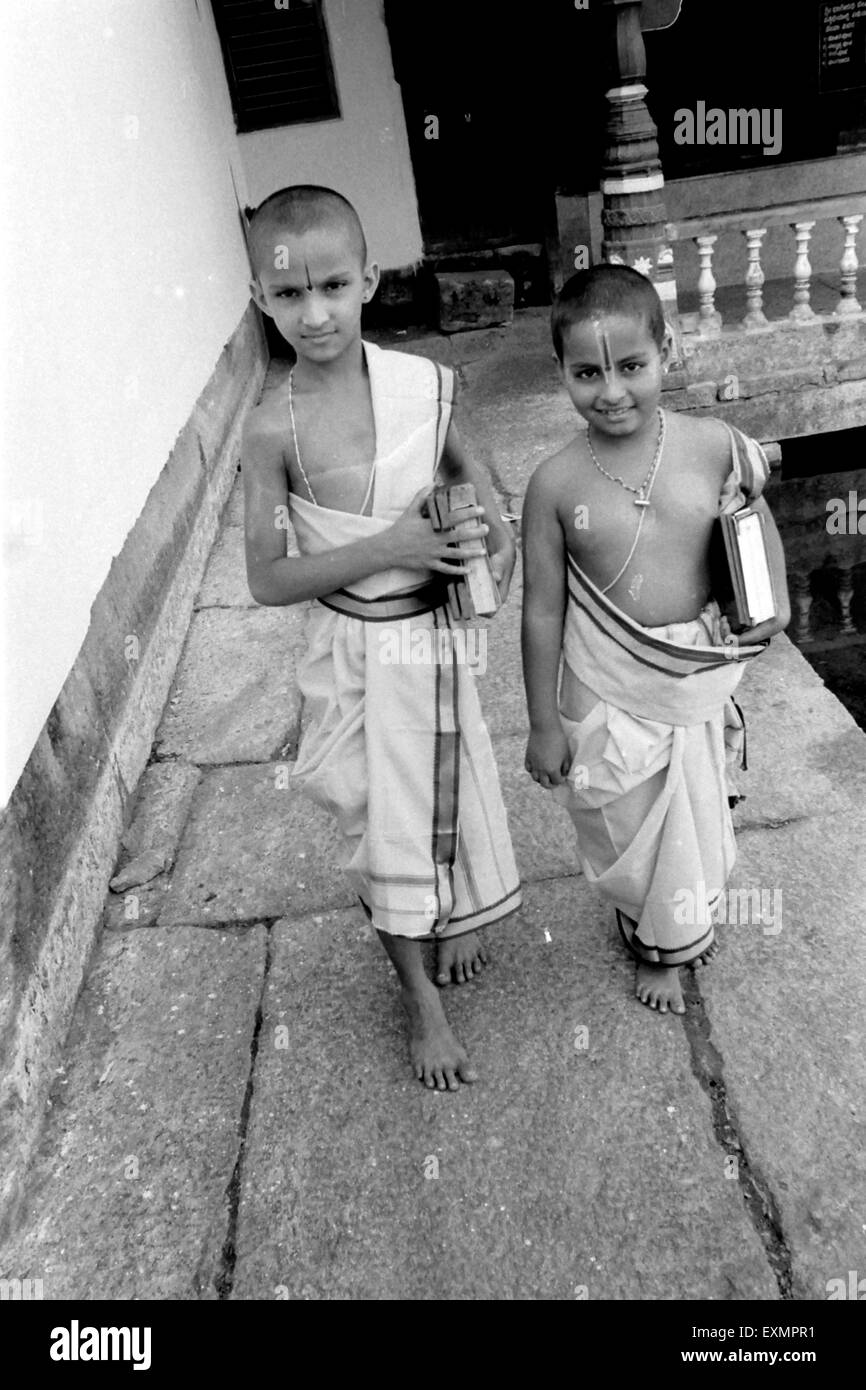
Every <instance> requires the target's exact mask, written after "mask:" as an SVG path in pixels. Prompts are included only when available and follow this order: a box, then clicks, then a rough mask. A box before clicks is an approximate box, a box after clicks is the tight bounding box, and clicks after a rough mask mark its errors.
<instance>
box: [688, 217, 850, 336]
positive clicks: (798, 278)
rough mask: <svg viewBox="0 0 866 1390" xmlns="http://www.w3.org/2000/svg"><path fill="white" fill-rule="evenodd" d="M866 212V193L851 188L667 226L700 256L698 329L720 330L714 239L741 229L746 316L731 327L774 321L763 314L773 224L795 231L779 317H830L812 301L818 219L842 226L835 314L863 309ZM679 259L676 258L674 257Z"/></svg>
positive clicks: (797, 320)
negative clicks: (784, 308)
mask: <svg viewBox="0 0 866 1390" xmlns="http://www.w3.org/2000/svg"><path fill="white" fill-rule="evenodd" d="M864 215H866V195H864V194H855V193H848V194H845V195H844V196H842V197H833V198H815V199H812V200H811V201H809V202H802V203H785V204H780V205H778V206H776V207H770V208H758V209H754V210H752V211H750V212H721V213H714V214H712V215H710V216H708V217H689V218H685V219H683V220H681V221H679V222H671V223H668V225H667V228H666V230H667V236H668V239H669V241H670V242H671V243H676V242H682V241H686V240H692V241H694V242H695V244H696V246H697V250H698V257H699V260H700V271H699V274H698V282H697V289H698V295H699V300H700V304H699V309H698V315H697V324H696V328H697V332H698V333H699V334H700V335H701V336H703V337H713V336H715V335H716V334H719V333H721V332H722V328H723V324H722V315H721V314H720V313H719V311H718V309H717V308H716V302H715V299H716V279H715V276H714V274H713V257H714V254H715V248H716V242H717V241H718V239H719V237H720V236H721V235H723V234H725V233H731V232H739V233H740V234H741V235H742V237H743V238H744V243H745V244H744V261H745V265H744V271H743V282H744V284H745V287H746V305H747V307H746V315H745V318H744V319H743V320H742V322H741V323H739V324H732V325H729V327H732V328H738V329H746V330H747V331H752V332H758V331H760V330H762V329H766V328H772V326H773V322H771V321H770V320H768V319H767V317H766V315H765V313H764V306H763V300H764V281H765V278H766V277H765V275H764V271H763V268H762V266H761V248H762V244H763V240H764V237H765V236H766V235H767V231H768V230H769V228H770V227H775V226H783V225H786V224H787V225H788V226H789V227H790V228H791V232H792V248H791V268H792V278H793V282H794V289H793V303H792V305H791V309H790V312H789V313H788V314H787V316H786V317H785V318H783V319H782V320H775V322H780V321H781V322H783V323H791V324H806V323H810V322H812V321H814V320H817V319H820V318H822V317H826V315H819V314H816V312H815V310H814V309H813V308H812V305H811V303H810V299H811V281H812V266H811V263H810V261H809V244H810V242H811V239H812V232H813V230H814V227H815V224H816V223H817V222H819V221H822V222H823V221H830V220H835V221H837V222H838V223H839V225H840V233H839V239H840V243H841V251H840V260H839V275H840V287H839V301H838V303H837V305H836V307H835V309H834V311H833V314H834V316H841V317H848V316H849V315H852V314H861V313H863V312H864V310H863V307H862V306H861V304H860V303H859V301H858V299H857V271H858V268H859V262H858V259H857V234H858V232H859V230H860V226H861V223H862V222H863V218H864ZM675 259H676V258H675Z"/></svg>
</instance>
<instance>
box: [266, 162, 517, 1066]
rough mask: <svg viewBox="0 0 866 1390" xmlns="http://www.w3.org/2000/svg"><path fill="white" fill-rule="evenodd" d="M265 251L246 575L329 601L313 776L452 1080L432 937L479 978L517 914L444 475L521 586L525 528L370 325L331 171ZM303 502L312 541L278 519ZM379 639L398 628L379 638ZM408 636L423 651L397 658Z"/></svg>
mask: <svg viewBox="0 0 866 1390" xmlns="http://www.w3.org/2000/svg"><path fill="white" fill-rule="evenodd" d="M249 247H250V257H251V261H252V264H253V268H254V273H255V279H254V281H253V283H252V292H253V295H254V297H255V300H256V302H257V303H258V305H259V306H260V308H261V309H263V310H264V312H265V313H266V314H269V315H270V316H271V317H272V318H273V320H274V322H275V324H276V326H277V328H278V329H279V331H280V333H281V334H282V336H283V337H284V338H285V339H286V341H287V342H288V343H289V344H290V345H291V347H292V348H293V349H294V352H295V355H296V362H295V365H294V367H293V368H292V371H291V373H290V374H289V378H288V381H287V383H286V386H285V388H284V389H281V390H277V391H274V392H272V393H271V394H270V395H268V396H266V397H265V399H264V401H263V402H262V404H261V405H260V406H259V407H258V408H257V409H256V410H255V411H253V412H252V414H251V416H250V418H249V420H248V423H247V426H246V431H245V439H244V482H245V504H246V522H245V525H246V557H247V577H248V582H249V586H250V591H251V593H252V595H253V597H254V598H255V599H256V600H257V601H258V602H259V603H265V604H290V603H301V602H303V601H304V600H309V599H315V600H317V602H316V603H314V604H313V606H312V608H311V611H310V615H309V622H308V628H307V638H308V650H307V655H306V658H305V661H304V665H303V669H302V670H301V672H300V673H299V684H300V688H301V692H302V694H303V696H304V701H305V708H306V712H307V713H308V715H309V716H310V722H309V726H308V728H307V731H306V734H305V736H304V738H303V740H302V743H301V747H300V750H299V753H298V760H297V764H296V768H295V779H296V781H297V783H298V784H299V785H300V786H301V787H303V789H304V790H305V791H306V792H307V793H308V794H309V795H310V796H312V797H313V798H314V799H315V800H317V801H318V802H319V803H320V804H321V805H324V806H325V807H327V809H328V810H329V811H331V812H332V814H333V815H334V816H335V817H336V819H337V823H338V825H339V828H340V830H341V832H342V835H343V837H344V839H345V841H346V843H347V846H348V850H349V854H350V858H349V863H348V870H347V871H348V875H349V878H350V880H351V881H352V883H353V884H354V886H355V888H356V891H357V892H358V895H359V897H360V899H361V902H362V904H363V906H364V908H365V910H366V912H367V913H368V915H369V917H370V918H371V920H372V923H373V925H374V927H375V928H376V929H377V931H378V934H379V937H380V940H381V941H382V944H383V945H384V947H385V949H386V951H387V952H388V955H389V956H390V958H391V961H392V963H393V965H394V967H395V969H396V971H397V975H398V977H399V979H400V983H401V985H402V995H403V1002H404V1005H405V1007H406V1011H407V1015H408V1019H409V1034H410V1056H411V1060H412V1064H413V1068H414V1071H415V1074H416V1076H417V1077H418V1078H419V1079H420V1080H423V1081H424V1083H425V1084H426V1085H427V1086H429V1087H438V1088H439V1089H440V1090H444V1089H446V1088H447V1089H449V1090H456V1089H457V1087H458V1085H459V1082H460V1081H461V1080H463V1081H473V1080H475V1078H476V1074H475V1072H474V1071H473V1069H472V1067H471V1065H470V1063H469V1060H468V1058H467V1056H466V1053H465V1052H464V1051H463V1049H462V1048H461V1047H460V1046H459V1044H458V1043H457V1041H456V1040H455V1038H454V1036H453V1034H452V1032H451V1030H450V1028H449V1026H448V1023H447V1021H446V1018H445V1014H444V1012H443V1009H442V1003H441V999H440V996H439V993H438V991H437V990H436V988H435V987H434V985H433V984H432V982H431V981H430V980H429V979H428V977H427V975H426V973H425V970H424V965H423V961H422V956H421V945H420V943H421V941H422V940H432V941H436V942H437V943H438V969H437V976H436V978H437V981H438V983H439V984H446V983H447V982H448V981H449V979H451V978H452V977H453V979H454V980H455V981H456V982H457V983H462V982H465V981H467V980H470V979H471V978H472V977H473V976H474V975H475V974H477V973H478V972H479V971H480V970H481V968H482V965H483V963H484V961H485V953H484V949H483V947H482V945H481V943H480V941H479V938H478V937H477V935H476V929H477V928H478V927H481V926H484V925H486V924H487V923H490V922H493V921H496V920H498V919H499V918H501V917H503V916H505V915H506V914H507V913H510V912H513V911H514V910H515V909H516V908H517V907H518V906H519V905H520V889H519V883H518V877H517V870H516V868H515V864H514V857H513V854H512V850H511V841H510V838H509V835H508V827H507V823H506V818H505V811H504V807H503V805H502V799H501V795H500V792H499V783H498V779H497V775H496V768H495V764H494V761H493V753H492V748H491V744H490V739H489V737H488V734H487V730H486V728H485V725H484V722H483V720H482V718H481V713H480V708H479V704H478V695H477V692H476V690H475V686H474V684H473V676H472V672H471V670H469V669H468V668H467V667H466V666H465V665H463V664H461V663H460V662H459V661H458V659H457V658H458V656H459V652H460V648H459V646H458V644H456V643H453V642H451V641H450V640H449V641H445V642H443V641H442V640H441V636H442V634H443V632H444V633H446V635H447V633H448V630H449V629H450V627H451V623H450V619H449V617H448V614H447V611H446V609H445V607H444V598H445V592H444V584H445V580H444V578H443V576H446V575H447V576H449V577H451V578H453V577H454V575H455V573H463V572H464V567H463V566H461V565H460V561H461V559H465V557H466V554H467V551H466V549H465V546H462V545H460V544H458V543H455V533H454V532H453V530H452V531H446V532H440V533H436V532H434V530H433V529H432V526H431V523H430V521H429V519H428V517H427V516H426V512H425V506H424V497H425V495H426V494H427V493H428V492H429V491H430V489H431V487H432V485H433V481H434V475H435V474H436V473H437V470H439V471H440V473H441V475H442V476H443V477H444V478H446V479H447V480H448V481H471V482H473V483H474V484H475V487H476V492H477V495H478V498H479V501H480V503H481V506H480V507H479V508H478V510H477V513H476V526H475V530H474V531H473V532H472V533H471V535H473V536H480V535H484V534H488V533H489V536H490V542H489V544H490V549H491V554H492V559H493V567H494V573H495V575H496V577H497V579H498V581H499V583H500V587H501V591H502V593H503V594H504V593H505V592H506V591H507V588H508V584H509V581H510V577H511V571H512V569H513V565H514V543H513V540H512V538H511V534H510V532H509V530H508V528H507V526H506V525H505V523H504V522H503V521H502V520H501V518H500V517H499V513H498V511H497V508H496V504H495V501H494V499H493V494H492V491H491V489H490V486H489V484H488V483H487V482H486V480H485V479H484V478H482V477H481V476H480V475H479V474H478V473H477V472H476V471H475V470H474V469H473V468H472V467H471V465H470V464H469V462H468V461H467V459H466V458H465V456H464V454H463V451H462V448H461V445H460V441H459V439H458V436H457V431H456V428H455V425H454V423H453V421H452V419H451V410H452V394H453V383H452V376H451V373H450V372H449V371H448V370H447V369H444V368H441V367H438V366H436V365H435V364H434V363H432V362H429V361H427V360H426V359H424V358H420V357H412V356H409V355H407V354H403V353H397V352H384V351H382V350H381V349H379V348H378V347H376V346H375V345H373V344H370V343H365V342H362V339H361V308H362V305H363V304H365V303H367V302H368V301H369V300H370V299H371V297H372V295H373V294H374V292H375V290H376V286H377V283H378V268H377V266H376V265H375V263H372V262H370V261H369V259H368V255H367V247H366V242H365V239H364V233H363V230H362V228H361V224H360V221H359V220H358V216H357V213H356V212H355V210H354V208H353V207H352V206H351V204H350V203H348V202H347V201H346V199H344V198H343V197H342V196H341V195H340V194H338V193H336V192H334V191H333V190H331V189H326V188H320V187H317V186H313V185H303V186H297V187H293V188H287V189H282V190H281V191H280V192H278V193H275V194H272V195H271V197H269V198H267V199H266V200H265V201H264V202H263V203H262V204H261V205H260V207H259V208H257V209H256V211H255V212H254V214H253V216H252V219H251V222H250V227H249ZM287 509H288V511H289V513H290V515H291V519H292V524H293V526H294V530H295V534H296V538H297V542H298V548H299V550H300V552H301V554H300V556H299V557H291V556H287V555H286V553H285V533H284V531H283V530H280V529H279V528H278V519H279V517H280V516H281V515H285V513H286V510H287ZM484 517H486V519H487V522H486V524H484V522H483V518H484ZM419 633H421V634H422V636H423V637H425V638H426V641H422V642H417V641H414V640H413V639H416V638H417V637H418V635H419ZM383 634H384V635H386V636H387V637H388V638H393V637H394V636H395V635H397V636H399V640H398V641H397V642H396V643H395V642H394V641H393V640H391V641H389V642H388V643H387V644H386V646H383V643H382V640H381V639H382V636H383ZM434 637H435V638H436V639H437V640H436V641H434V640H433V638H434ZM395 647H396V649H397V650H398V651H400V652H403V653H407V654H409V658H410V659H409V660H402V661H401V662H398V663H396V664H394V663H393V661H392V659H391V658H392V654H393V651H394V649H395ZM386 652H387V655H386ZM419 653H420V655H419V656H418V659H415V655H413V654H416V655H417V654H419Z"/></svg>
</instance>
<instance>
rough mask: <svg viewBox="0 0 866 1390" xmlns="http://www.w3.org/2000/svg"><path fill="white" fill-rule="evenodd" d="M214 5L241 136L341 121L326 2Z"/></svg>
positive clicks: (219, 0)
mask: <svg viewBox="0 0 866 1390" xmlns="http://www.w3.org/2000/svg"><path fill="white" fill-rule="evenodd" d="M212 3H213V10H214V17H215V19H216V25H217V31H218V33H219V36H220V42H221V44H222V49H223V57H224V60H225V66H226V76H227V77H228V83H229V91H230V92H231V98H232V105H233V106H234V111H235V122H236V124H237V128H238V131H239V132H241V133H242V132H244V131H250V130H268V129H270V128H271V127H273V126H283V125H296V124H298V123H299V122H302V121H327V120H333V119H334V117H336V116H339V114H340V106H339V102H338V101H337V88H336V84H335V82H334V69H333V64H332V62H331V49H330V44H329V42H328V30H327V26H326V23H325V16H324V14H323V12H322V3H323V0H288V4H287V5H285V7H278V6H277V4H275V0H212ZM284 3H285V0H284Z"/></svg>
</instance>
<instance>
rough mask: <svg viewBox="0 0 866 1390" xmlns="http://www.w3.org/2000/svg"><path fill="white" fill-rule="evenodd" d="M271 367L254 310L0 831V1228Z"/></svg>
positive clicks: (164, 475)
mask: <svg viewBox="0 0 866 1390" xmlns="http://www.w3.org/2000/svg"><path fill="white" fill-rule="evenodd" d="M265 365H266V355H265V344H264V338H263V334H262V329H261V324H260V321H259V317H258V313H257V311H256V310H254V309H253V307H252V306H250V307H249V309H248V310H247V312H246V313H245V314H244V317H243V318H242V320H241V322H240V323H239V325H238V328H237V329H236V331H235V333H234V334H233V336H232V338H231V340H230V341H229V343H228V344H227V345H226V347H225V348H224V350H223V352H222V355H221V357H220V360H219V362H218V363H217V366H216V368H215V370H214V373H213V375H212V376H211V379H210V381H209V382H208V383H207V385H206V387H205V389H204V391H203V392H202V394H201V396H200V397H199V400H198V401H197V403H196V405H195V408H194V410H193V412H192V414H191V416H190V418H189V420H188V422H187V424H186V426H185V427H184V429H183V430H182V431H181V433H180V435H179V437H178V440H177V443H176V444H175V447H174V449H173V450H172V453H171V455H170V457H169V459H168V461H167V462H166V464H165V466H164V468H163V469H162V472H161V473H160V475H159V478H158V479H157V481H156V483H155V484H154V486H153V488H152V489H151V492H150V494H149V496H148V499H147V502H146V504H145V506H144V509H143V511H142V513H141V515H140V516H139V518H138V520H137V522H136V523H135V526H134V527H133V528H132V530H131V531H130V533H129V536H128V537H127V539H126V542H125V544H124V546H123V549H122V550H121V552H120V554H119V555H118V556H117V557H116V559H115V560H114V562H113V563H112V566H111V569H110V571H109V574H108V577H107V578H106V580H105V583H104V584H103V586H102V589H101V590H100V592H99V594H98V595H97V597H96V600H95V602H94V604H93V609H92V613H91V621H90V626H89V628H88V632H87V636H86V637H85V640H84V642H83V644H82V647H81V650H80V652H79V654H78V657H77V658H76V661H75V664H74V666H73V668H72V670H71V671H70V673H69V676H68V678H67V680H66V682H65V684H64V687H63V689H62V691H61V692H60V695H59V696H58V699H57V702H56V704H55V705H54V708H53V709H52V711H51V714H50V715H49V717H48V719H47V721H46V724H45V727H44V728H43V730H42V732H41V734H40V736H39V739H38V741H37V744H36V747H35V748H34V750H33V753H32V755H31V757H30V760H29V762H28V764H27V766H26V768H25V769H24V772H23V773H22V775H21V778H20V780H19V782H18V785H17V786H16V788H15V790H14V792H13V794H12V796H11V798H10V801H9V805H8V807H7V808H6V810H5V812H4V813H3V816H2V820H0V845H2V849H3V851H4V858H5V860H6V863H7V864H8V866H9V867H8V870H7V874H6V877H5V879H4V882H3V885H2V889H0V907H2V912H0V981H2V985H0V1014H2V1019H3V1022H2V1025H0V1048H2V1054H3V1058H4V1062H3V1069H2V1073H0V1156H2V1157H0V1170H2V1179H0V1231H2V1230H4V1229H7V1228H8V1227H9V1225H10V1224H11V1223H12V1222H14V1219H15V1210H16V1205H17V1200H18V1197H19V1193H20V1185H21V1178H22V1173H23V1169H24V1167H25V1165H26V1163H27V1160H28V1157H29V1155H30V1154H31V1152H32V1150H33V1145H34V1142H35V1139H36V1136H37V1131H38V1127H39V1121H40V1117H41V1115H42V1112H43V1108H44V1104H45V1100H46V1097H47V1094H48V1089H49V1085H50V1081H51V1077H52V1074H53V1071H54V1069H55V1067H56V1065H57V1061H58V1058H59V1055H60V1048H61V1046H62V1043H63V1040H64V1037H65V1034H66V1031H67V1028H68V1025H69V1021H70V1018H71V1016H72V1009H73V1006H74V1004H75V1000H76V997H77V994H78V991H79V988H80V985H81V981H82V978H83V973H84V969H85V965H86V962H87V959H88V956H89V954H90V951H91V948H92V946H93V943H94V939H95V936H96V932H97V929H98V924H99V922H100V919H101V916H102V905H103V900H104V897H105V892H106V887H107V883H108V879H109V877H110V874H111V872H112V868H113V865H114V863H115V861H116V859H117V853H118V846H119V842H120V836H121V832H122V830H123V823H124V814H125V810H126V807H127V805H128V802H129V799H130V796H131V794H132V792H133V790H134V788H135V786H136V784H137V782H138V779H139V777H140V775H141V773H142V771H143V769H144V767H145V765H146V763H147V761H148V757H149V755H150V748H151V744H152V742H153V736H154V732H155V729H156V727H157V724H158V722H159V718H160V714H161V712H162V708H163V705H164V703H165V699H166V696H167V693H168V690H169V687H170V684H171V680H172V676H173V674H174V670H175V667H176V665H177V661H178V657H179V655H180V651H181V647H182V645H183V641H184V638H185V637H186V633H187V629H188V626H189V621H190V614H191V612H192V607H193V602H194V600H195V596H196V593H197V591H198V588H199V585H200V583H201V577H202V573H203V571H204V567H205V564H206V561H207V558H208V555H209V553H210V549H211V546H212V544H213V540H214V537H215V535H216V532H217V529H218V526H219V521H220V515H221V512H222V509H223V504H224V502H225V500H226V497H227V495H228V493H229V490H230V488H231V486H232V483H233V481H234V478H235V475H236V471H237V463H238V455H239V449H240V432H241V427H242V423H243V418H244V415H245V413H246V411H247V410H248V408H249V407H250V406H251V405H252V404H253V402H254V401H255V399H256V397H257V395H258V392H259V390H260V387H261V383H262V379H263V376H264V370H265Z"/></svg>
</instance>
